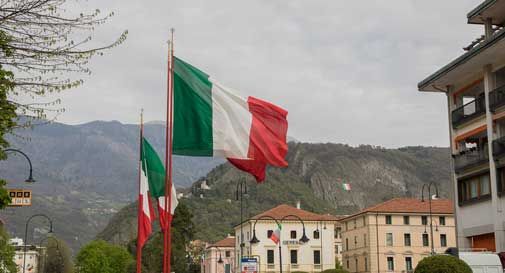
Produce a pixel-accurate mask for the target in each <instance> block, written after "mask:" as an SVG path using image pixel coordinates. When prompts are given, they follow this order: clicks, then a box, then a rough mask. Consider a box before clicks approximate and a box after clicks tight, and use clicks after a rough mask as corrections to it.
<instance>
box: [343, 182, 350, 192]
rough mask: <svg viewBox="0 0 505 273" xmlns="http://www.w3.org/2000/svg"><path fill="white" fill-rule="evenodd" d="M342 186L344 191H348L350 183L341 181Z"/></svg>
mask: <svg viewBox="0 0 505 273" xmlns="http://www.w3.org/2000/svg"><path fill="white" fill-rule="evenodd" d="M342 187H343V188H344V191H350V190H351V184H349V183H343V184H342Z"/></svg>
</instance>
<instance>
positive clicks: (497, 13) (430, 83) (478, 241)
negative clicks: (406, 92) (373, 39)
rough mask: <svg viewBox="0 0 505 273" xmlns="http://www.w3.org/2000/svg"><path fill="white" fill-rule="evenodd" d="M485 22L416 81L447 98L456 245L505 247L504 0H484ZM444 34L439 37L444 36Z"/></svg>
mask: <svg viewBox="0 0 505 273" xmlns="http://www.w3.org/2000/svg"><path fill="white" fill-rule="evenodd" d="M467 19H468V23H470V24H476V25H481V26H482V34H483V35H482V36H480V37H477V38H476V39H475V40H473V41H472V42H471V43H470V44H469V45H468V46H465V47H464V48H463V49H464V51H465V52H464V53H462V54H461V56H459V57H458V58H456V59H455V60H453V61H452V62H450V63H449V64H447V65H445V66H443V67H442V68H440V69H439V70H438V71H436V72H434V73H433V74H432V75H430V76H428V77H427V78H426V79H424V80H423V81H421V82H420V83H419V84H418V88H419V91H423V92H437V93H442V94H444V95H445V96H444V100H446V101H447V104H446V105H447V109H448V115H447V116H446V115H444V116H443V117H440V118H443V119H446V120H448V124H449V126H448V127H449V136H450V146H451V152H452V158H453V162H452V163H453V164H452V166H453V167H454V168H453V173H452V176H451V179H452V181H453V189H454V193H455V194H454V196H456V197H457V198H455V202H456V207H455V213H456V220H457V235H458V247H460V248H462V249H468V248H478V249H486V250H489V251H496V252H503V251H505V232H504V231H503V223H504V222H505V210H504V209H505V202H504V201H505V195H504V193H505V157H504V155H505V107H504V106H505V28H504V27H503V26H504V24H505V0H486V1H484V2H483V3H481V4H480V5H479V6H477V7H476V8H475V9H473V10H472V11H470V13H468V15H467ZM443 35H444V34H443V33H440V37H441V38H443Z"/></svg>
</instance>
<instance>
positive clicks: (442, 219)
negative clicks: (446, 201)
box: [438, 216, 445, 226]
mask: <svg viewBox="0 0 505 273" xmlns="http://www.w3.org/2000/svg"><path fill="white" fill-rule="evenodd" d="M438 222H439V223H440V225H441V226H445V216H440V217H438Z"/></svg>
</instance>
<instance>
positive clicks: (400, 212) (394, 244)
mask: <svg viewBox="0 0 505 273" xmlns="http://www.w3.org/2000/svg"><path fill="white" fill-rule="evenodd" d="M431 205H432V214H431V217H430V213H429V212H430V209H429V202H428V200H425V201H424V202H423V201H421V200H419V199H412V198H397V199H392V200H389V201H386V202H384V203H381V204H378V205H376V206H373V207H370V208H367V209H364V210H362V211H361V212H359V213H356V214H354V215H351V216H348V217H346V218H343V219H341V224H342V226H343V230H342V243H343V253H342V259H343V263H342V265H343V267H344V268H345V269H347V270H348V271H349V272H351V273H356V272H360V273H361V272H374V273H375V272H377V273H380V272H398V273H400V272H413V269H414V268H415V267H416V265H417V263H418V262H419V261H420V260H422V259H423V258H424V257H426V256H428V255H430V253H431V251H432V247H431V246H432V245H433V250H434V252H436V253H443V252H444V251H445V250H446V249H447V248H449V247H455V246H456V234H455V224H454V216H453V204H452V201H451V200H447V199H438V200H432V201H431ZM430 218H431V223H432V224H431V226H430ZM430 227H431V228H432V229H433V238H431V236H430V234H431V230H430ZM432 242H433V244H432Z"/></svg>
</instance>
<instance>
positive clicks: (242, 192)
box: [235, 179, 248, 264]
mask: <svg viewBox="0 0 505 273" xmlns="http://www.w3.org/2000/svg"><path fill="white" fill-rule="evenodd" d="M244 196H246V197H247V196H248V193H247V183H246V181H245V179H240V180H239V181H237V187H236V190H235V200H236V201H240V264H242V257H243V256H244V245H245V244H244V225H243V223H244V219H243V217H244V206H243V199H244Z"/></svg>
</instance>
